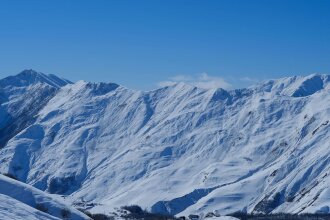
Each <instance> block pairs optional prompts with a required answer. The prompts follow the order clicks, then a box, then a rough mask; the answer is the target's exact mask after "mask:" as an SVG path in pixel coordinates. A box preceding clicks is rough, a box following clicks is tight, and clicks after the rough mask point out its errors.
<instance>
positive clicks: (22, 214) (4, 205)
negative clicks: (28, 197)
mask: <svg viewBox="0 0 330 220" xmlns="http://www.w3.org/2000/svg"><path fill="white" fill-rule="evenodd" d="M0 219H16V220H26V219H29V220H59V219H60V218H56V217H54V216H51V215H49V214H47V213H44V212H41V211H38V210H36V209H34V208H32V207H31V206H28V205H26V204H24V203H21V202H19V201H17V200H15V199H13V198H11V197H9V196H6V195H3V194H0Z"/></svg>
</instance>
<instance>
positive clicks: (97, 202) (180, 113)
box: [0, 70, 330, 219]
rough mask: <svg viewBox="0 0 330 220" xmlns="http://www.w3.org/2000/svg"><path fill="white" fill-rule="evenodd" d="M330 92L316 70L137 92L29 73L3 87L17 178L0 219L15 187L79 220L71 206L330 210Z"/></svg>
mask: <svg viewBox="0 0 330 220" xmlns="http://www.w3.org/2000/svg"><path fill="white" fill-rule="evenodd" d="M329 89H330V76H328V75H319V74H313V75H309V76H294V77H286V78H281V79H276V80H268V81H265V82H262V83H259V84H257V85H254V86H251V87H249V88H243V89H233V90H224V89H221V88H219V89H202V88H198V87H195V86H192V85H189V84H186V83H177V84H174V85H171V86H167V87H162V88H158V89H155V90H152V91H136V90H131V89H128V88H126V87H123V86H120V85H117V84H115V83H91V82H85V81H78V82H75V83H73V82H71V81H69V80H66V79H62V78H60V77H57V76H55V75H47V74H43V73H40V72H36V71H34V70H24V71H23V72H21V73H19V74H18V75H15V76H10V77H7V78H4V79H2V80H0V104H1V105H0V116H1V117H0V173H2V174H6V175H9V176H11V177H13V178H15V179H17V180H18V181H15V180H10V179H9V178H7V177H3V176H0V177H1V178H0V213H1V204H2V202H1V201H6V200H7V199H8V200H15V201H17V198H16V197H15V196H13V195H11V194H9V193H6V192H5V190H3V191H1V189H3V188H2V186H3V184H8V182H9V183H10V184H14V185H16V186H17V185H18V186H22V185H24V187H27V188H29V189H31V190H33V192H34V191H36V192H38V193H39V194H42V195H45V196H46V197H47V198H48V197H49V198H54V199H55V200H56V199H58V200H61V201H60V202H59V201H58V202H57V203H56V204H61V205H62V203H63V204H70V205H71V207H69V208H68V209H72V213H76V215H77V216H80V218H82V219H83V218H87V217H86V216H83V214H81V213H79V211H77V210H76V209H74V208H72V207H75V208H80V209H81V208H82V209H85V210H88V211H89V212H91V213H105V214H111V213H112V212H114V211H115V210H116V208H119V207H121V206H125V205H133V204H137V205H140V206H141V207H142V208H145V209H147V210H149V211H150V212H154V213H162V214H171V215H177V216H181V215H186V216H187V215H189V214H200V213H208V212H217V213H220V214H223V215H225V214H230V213H234V212H247V213H282V212H285V213H329V206H330V189H329V186H330V175H329V174H330V173H329V172H330V147H329V143H330V142H329V141H330V129H329V126H330V123H329V120H330V117H329V116H330V93H329V91H330V90H329ZM2 179H4V180H2ZM14 181H15V183H13V182H14ZM18 200H19V199H18ZM55 200H54V201H55ZM62 200H63V201H62ZM19 201H21V200H19ZM56 201H57V200H56ZM23 203H24V205H26V204H29V205H30V208H35V203H34V207H31V206H33V205H31V203H26V202H24V201H23ZM62 206H63V205H62ZM55 217H58V216H56V215H55ZM77 218H78V217H77ZM31 219H32V218H31Z"/></svg>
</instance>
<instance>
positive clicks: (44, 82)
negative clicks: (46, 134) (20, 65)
mask: <svg viewBox="0 0 330 220" xmlns="http://www.w3.org/2000/svg"><path fill="white" fill-rule="evenodd" d="M70 83H71V82H70V81H68V80H64V79H61V78H58V77H57V76H54V75H45V74H43V73H38V72H35V71H33V70H24V71H23V72H21V73H20V74H18V75H16V76H9V77H7V78H4V79H2V80H0V148H2V147H4V146H5V144H6V143H7V141H8V140H9V139H10V138H12V137H13V136H14V135H16V134H18V133H19V132H20V131H21V130H23V129H24V128H26V127H28V126H29V125H31V124H32V123H33V122H34V120H35V115H36V114H37V113H38V112H39V110H40V109H41V108H42V107H43V106H44V105H45V104H46V103H47V102H48V100H49V99H50V98H52V97H53V96H54V95H55V94H56V92H57V90H58V89H59V88H60V87H61V86H65V85H67V84H70Z"/></svg>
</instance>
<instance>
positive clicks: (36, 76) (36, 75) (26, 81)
mask: <svg viewBox="0 0 330 220" xmlns="http://www.w3.org/2000/svg"><path fill="white" fill-rule="evenodd" d="M36 83H46V84H49V85H51V86H54V87H56V88H60V87H62V86H65V85H67V84H72V82H71V81H69V80H67V79H63V78H60V77H58V76H56V75H54V74H44V73H41V72H37V71H35V70H32V69H29V70H23V71H22V72H20V73H19V74H17V75H15V76H8V77H6V78H4V79H2V80H0V86H1V87H6V86H15V87H23V86H29V85H32V84H36Z"/></svg>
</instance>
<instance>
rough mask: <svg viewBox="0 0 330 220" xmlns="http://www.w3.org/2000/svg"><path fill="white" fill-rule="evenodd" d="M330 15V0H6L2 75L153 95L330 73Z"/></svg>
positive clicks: (1, 7)
mask: <svg viewBox="0 0 330 220" xmlns="http://www.w3.org/2000/svg"><path fill="white" fill-rule="evenodd" d="M329 11H330V1H328V0H309V1H308V0H249V1H248V0H244V1H243V0H241V1H239V0H203V1H202V0H199V1H194V0H139V1H137V0H131V1H128V0H117V1H111V0H89V1H86V0H47V1H45V0H29V1H26V0H21V1H18V0H4V1H0V60H1V65H0V77H1V78H2V77H5V76H7V75H12V74H16V73H18V72H20V71H21V70H23V69H31V68H32V69H35V70H38V71H41V72H44V73H54V74H58V75H60V76H62V77H64V78H68V79H70V80H72V81H76V80H79V79H84V80H87V81H96V82H97V81H111V82H116V83H119V84H122V85H125V86H127V87H130V88H134V89H143V90H148V89H152V88H155V87H157V86H159V85H164V84H166V83H168V82H172V81H189V82H191V83H197V84H198V83H199V85H204V86H208V85H211V86H212V85H213V86H223V87H226V88H230V87H242V86H246V85H248V84H251V83H253V82H256V81H259V80H264V79H269V78H279V77H283V76H289V75H307V74H311V73H328V74H329V73H330V13H329ZM203 83H204V84H203Z"/></svg>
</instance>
